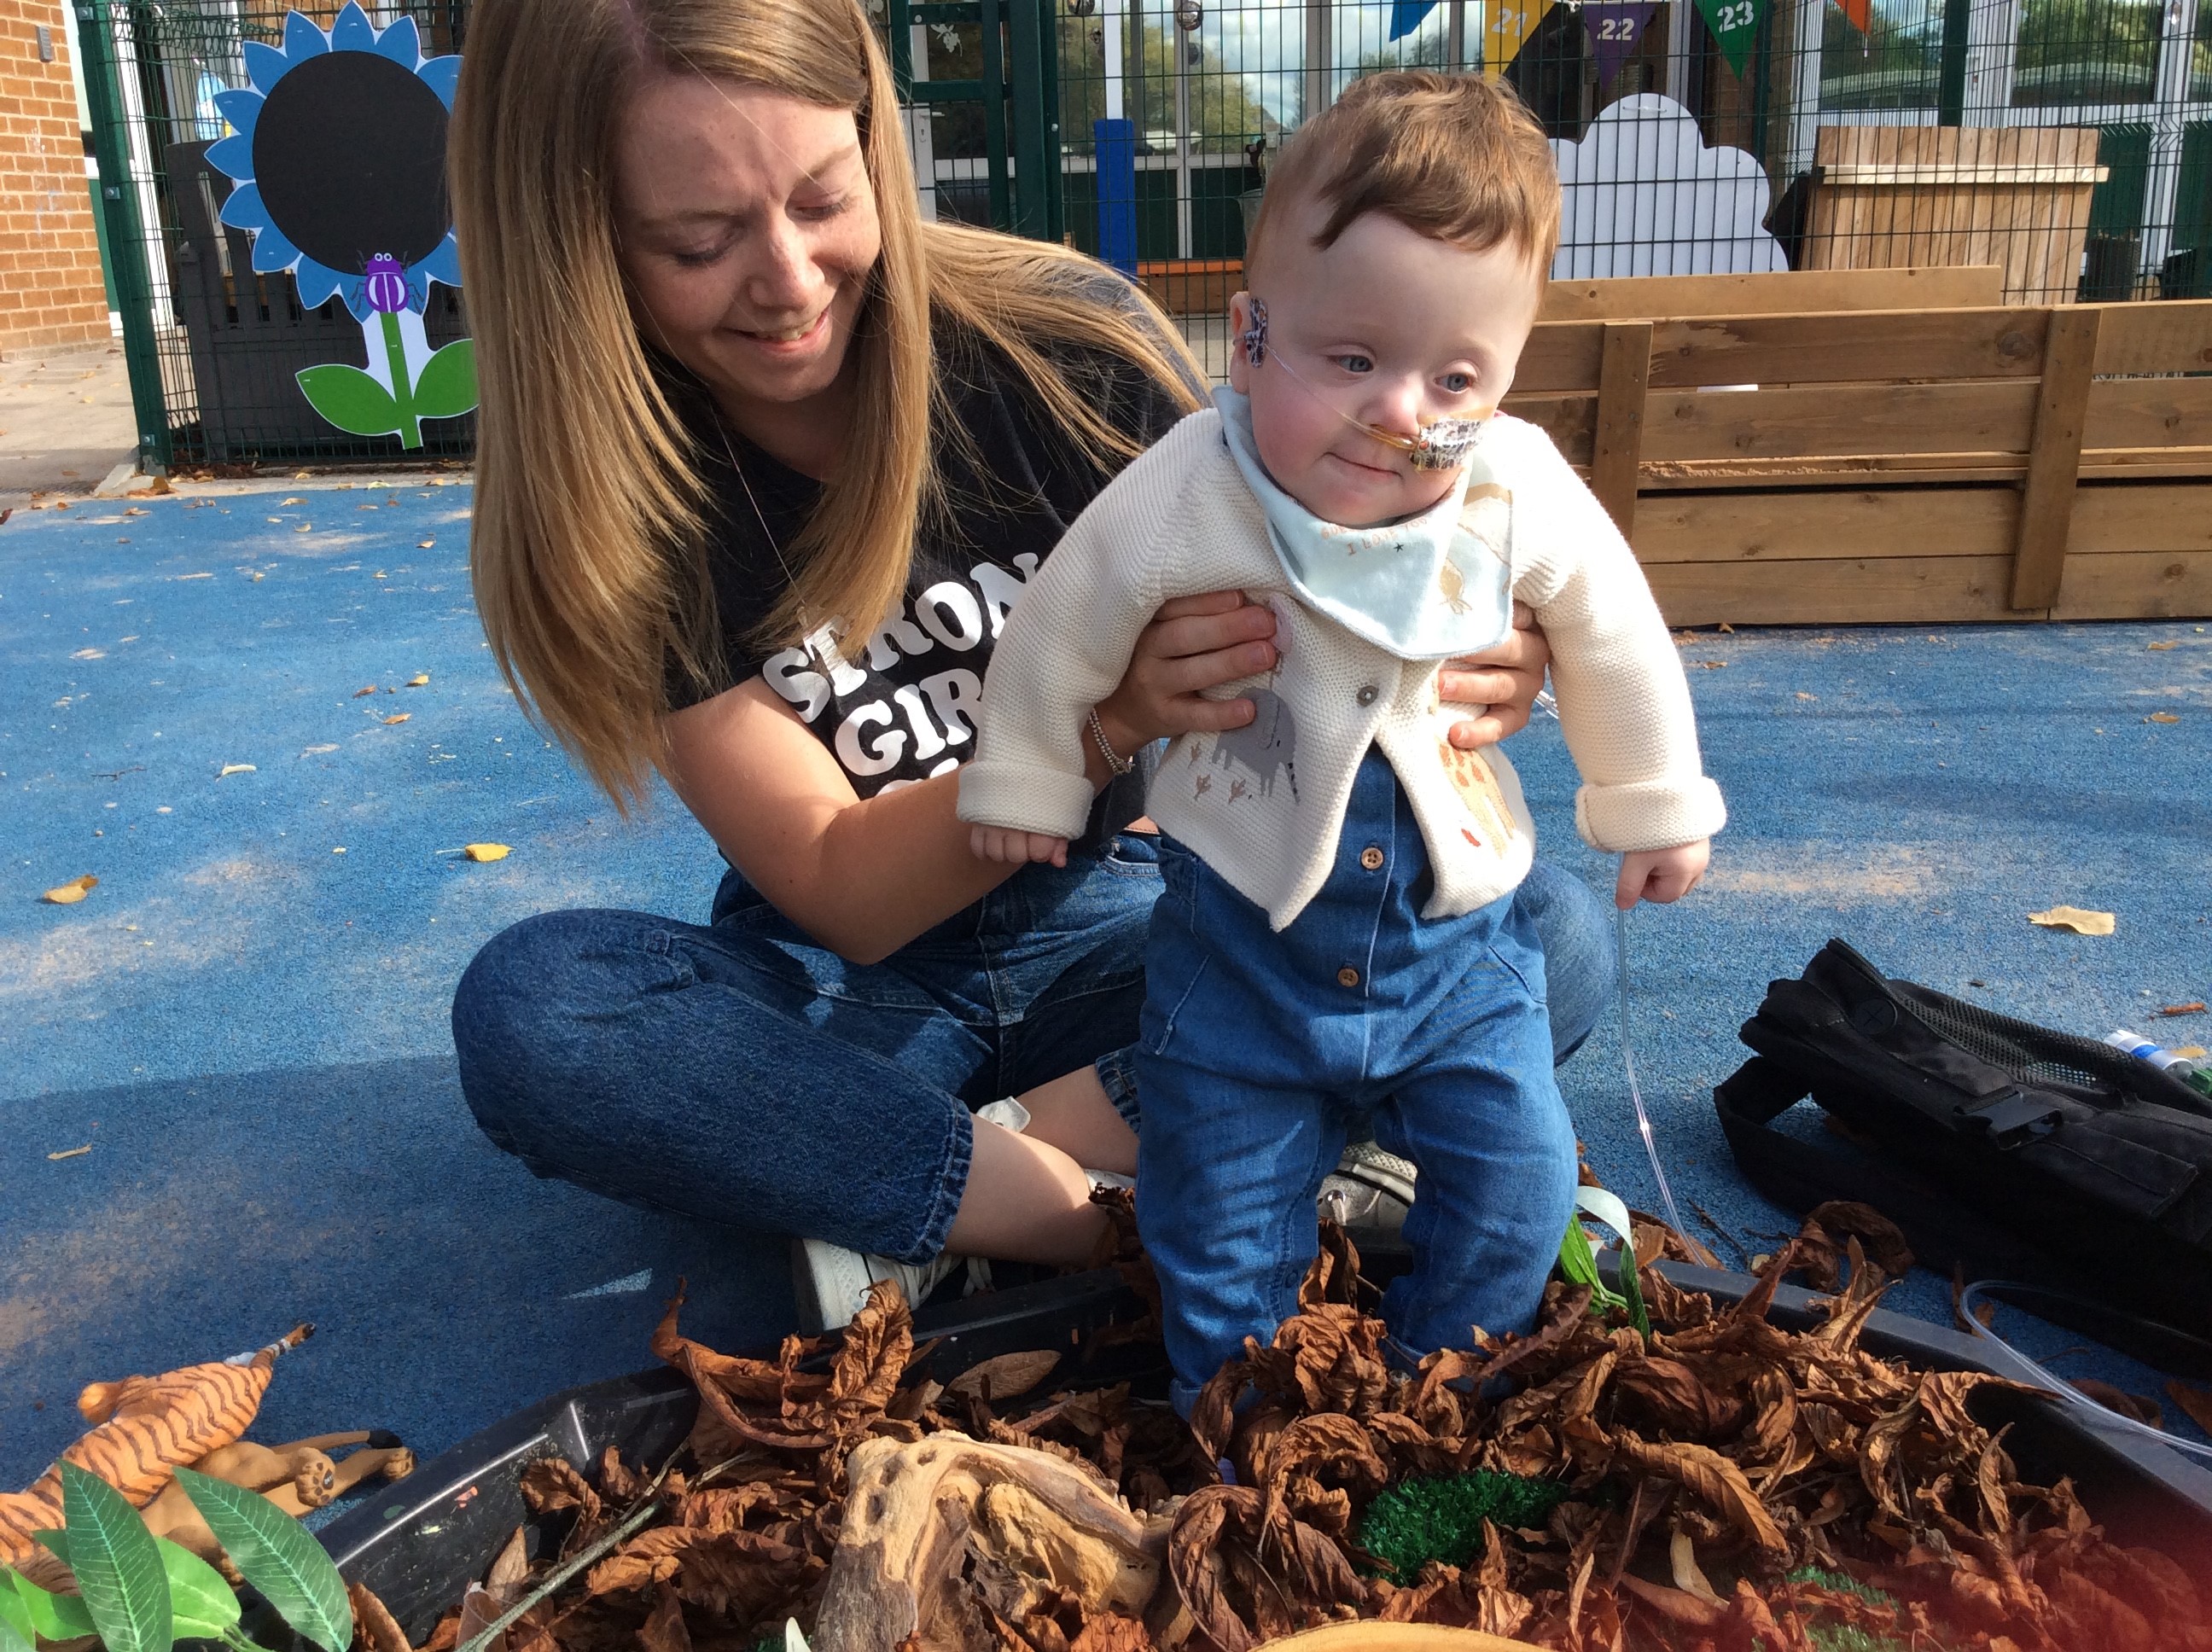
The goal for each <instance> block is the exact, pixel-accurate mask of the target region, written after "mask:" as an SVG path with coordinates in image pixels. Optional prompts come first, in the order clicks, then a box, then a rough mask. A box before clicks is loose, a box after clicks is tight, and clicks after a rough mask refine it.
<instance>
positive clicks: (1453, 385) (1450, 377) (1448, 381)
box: [1443, 373, 1474, 396]
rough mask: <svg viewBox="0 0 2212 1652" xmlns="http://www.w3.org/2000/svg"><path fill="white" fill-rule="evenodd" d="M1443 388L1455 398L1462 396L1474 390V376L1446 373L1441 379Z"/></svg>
mask: <svg viewBox="0 0 2212 1652" xmlns="http://www.w3.org/2000/svg"><path fill="white" fill-rule="evenodd" d="M1443 387H1444V388H1445V389H1446V390H1448V391H1449V392H1451V393H1452V394H1453V395H1455V396H1464V395H1466V394H1467V392H1468V391H1470V390H1473V389H1474V374H1471V373H1447V374H1444V377H1443Z"/></svg>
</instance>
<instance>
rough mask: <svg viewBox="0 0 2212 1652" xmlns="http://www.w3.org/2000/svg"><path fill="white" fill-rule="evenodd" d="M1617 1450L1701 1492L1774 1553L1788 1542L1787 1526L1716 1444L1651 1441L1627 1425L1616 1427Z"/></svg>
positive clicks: (1646, 1469) (1732, 1523)
mask: <svg viewBox="0 0 2212 1652" xmlns="http://www.w3.org/2000/svg"><path fill="white" fill-rule="evenodd" d="M1613 1450H1614V1451H1615V1452H1616V1453H1617V1454H1619V1455H1620V1456H1621V1457H1622V1458H1624V1459H1626V1461H1628V1462H1629V1463H1630V1464H1632V1465H1633V1466H1634V1467H1637V1468H1639V1469H1641V1470H1643V1471H1644V1473H1647V1474H1656V1475H1659V1476H1661V1477H1662V1478H1663V1479H1670V1480H1674V1481H1676V1482H1677V1483H1679V1484H1680V1485H1683V1486H1685V1487H1686V1488H1687V1489H1688V1490H1689V1491H1692V1492H1694V1493H1696V1494H1697V1495H1698V1496H1699V1497H1702V1498H1704V1499H1705V1502H1706V1503H1708V1504H1709V1505H1710V1506H1711V1508H1712V1509H1714V1510H1715V1511H1716V1512H1717V1513H1718V1514H1719V1515H1720V1516H1721V1517H1722V1518H1723V1520H1724V1521H1727V1522H1728V1524H1729V1526H1731V1527H1735V1530H1737V1531H1739V1532H1741V1534H1743V1535H1744V1536H1745V1537H1747V1538H1749V1539H1750V1540H1752V1541H1753V1543H1755V1544H1757V1545H1758V1546H1759V1547H1760V1548H1762V1549H1765V1550H1766V1551H1768V1552H1770V1553H1774V1554H1780V1553H1782V1552H1784V1551H1785V1550H1787V1548H1788V1547H1789V1544H1788V1541H1787V1540H1785V1539H1784V1537H1783V1535H1782V1528H1781V1527H1779V1526H1778V1525H1776V1524H1775V1523H1774V1516H1773V1515H1771V1514H1769V1513H1767V1511H1766V1506H1765V1504H1764V1503H1761V1502H1760V1501H1759V1494H1758V1493H1757V1492H1755V1491H1753V1490H1752V1489H1751V1482H1750V1481H1749V1480H1747V1479H1745V1478H1744V1474H1743V1470H1741V1468H1739V1467H1736V1466H1735V1464H1734V1463H1732V1462H1730V1461H1729V1460H1728V1459H1727V1458H1726V1457H1723V1456H1722V1455H1720V1453H1718V1452H1717V1451H1715V1450H1713V1449H1711V1447H1708V1446H1701V1445H1692V1444H1691V1443H1689V1442H1686V1441H1662V1442H1658V1443H1656V1444H1647V1443H1646V1442H1644V1441H1643V1440H1641V1439H1638V1437H1637V1436H1635V1435H1634V1434H1632V1433H1631V1432H1629V1431H1628V1430H1626V1429H1620V1430H1615V1431H1614V1434H1613Z"/></svg>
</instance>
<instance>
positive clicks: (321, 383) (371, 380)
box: [224, 361, 399, 1548]
mask: <svg viewBox="0 0 2212 1652" xmlns="http://www.w3.org/2000/svg"><path fill="white" fill-rule="evenodd" d="M294 376H295V377H296V378H297V379H298V380H299V381H300V392H301V394H302V395H304V396H305V397H306V398H307V402H308V404H309V405H310V406H312V407H313V409H314V410H315V411H316V412H318V413H319V414H321V415H322V416H324V417H325V418H326V419H328V420H329V421H330V422H331V423H332V424H334V425H336V426H337V428H339V429H341V430H343V431H346V432H348V433H349V434H353V435H356V436H388V435H391V434H393V433H394V432H395V431H397V430H398V428H399V408H398V404H396V403H394V402H393V401H392V392H390V391H388V390H386V388H385V387H384V386H382V385H380V384H379V383H377V382H376V380H375V377H374V375H373V374H367V373H364V372H362V370H361V369H360V368H359V367H349V366H347V365H346V364H345V363H344V362H343V361H325V362H324V363H323V364H322V365H321V366H320V367H304V368H302V369H301V371H300V372H299V373H298V374H295V375H294ZM224 1547H225V1548H228V1547H229V1545H228V1544H225V1545H224Z"/></svg>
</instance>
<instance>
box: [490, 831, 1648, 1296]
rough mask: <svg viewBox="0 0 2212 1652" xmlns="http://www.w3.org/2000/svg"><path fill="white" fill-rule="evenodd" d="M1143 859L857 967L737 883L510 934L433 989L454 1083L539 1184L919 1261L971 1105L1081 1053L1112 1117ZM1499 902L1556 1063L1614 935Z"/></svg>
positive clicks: (944, 1217)
mask: <svg viewBox="0 0 2212 1652" xmlns="http://www.w3.org/2000/svg"><path fill="white" fill-rule="evenodd" d="M1155 862H1156V852H1155V849H1154V847H1153V840H1152V838H1150V837H1147V836H1145V835H1138V834H1127V835H1123V836H1121V838H1119V839H1118V840H1115V841H1113V842H1112V843H1111V844H1110V845H1109V847H1108V848H1107V850H1106V852H1105V853H1091V854H1087V855H1071V856H1070V857H1069V861H1068V865H1067V867H1066V869H1065V870H1059V869H1055V868H1054V867H1051V866H1030V867H1028V868H1026V869H1025V870H1024V871H1022V872H1018V873H1016V874H1015V875H1014V876H1013V877H1012V878H1009V879H1008V880H1007V881H1006V883H1005V884H1001V885H1000V887H999V888H998V889H997V890H994V891H993V892H992V893H991V894H989V895H987V896H984V898H983V899H981V901H978V902H975V905H973V906H971V907H969V908H967V909H966V910H964V911H963V912H961V913H958V914H956V915H955V916H953V917H951V918H950V919H948V920H945V922H944V923H942V924H939V925H938V926H936V927H935V928H934V929H932V930H930V931H928V932H927V933H925V934H923V935H921V936H919V937H917V938H915V939H914V940H913V941H910V942H908V944H906V945H905V946H903V947H902V948H900V949H899V951H897V952H896V953H894V954H893V955H892V956H891V957H889V958H887V959H885V960H884V962H883V963H874V964H855V963H847V962H846V961H845V960H844V959H842V958H841V957H837V956H836V954H835V953H833V952H830V951H827V950H825V949H823V948H822V947H819V946H817V945H815V944H813V943H812V942H811V941H810V940H809V939H808V938H807V937H806V935H805V932H803V931H801V930H800V929H799V927H798V926H796V925H794V924H793V923H791V922H790V921H789V920H787V919H786V918H784V917H783V915H782V914H780V913H779V912H777V911H776V910H775V908H773V907H771V906H770V905H769V903H768V902H767V901H766V899H765V898H764V897H763V896H761V895H760V894H759V893H758V892H757V891H756V890H753V888H752V887H751V886H750V884H747V883H746V882H745V881H744V879H743V878H740V877H739V876H738V874H737V873H735V872H732V873H731V874H730V875H729V876H728V877H727V878H724V879H723V881H722V886H721V889H720V892H719V893H718V894H717V896H716V897H715V901H714V913H713V916H712V920H711V921H710V922H709V923H708V924H705V925H700V924H688V923H681V922H678V921H677V920H673V919H669V918H659V917H654V916H653V915H651V914H647V913H641V912H618V911H568V912H549V913H545V914H541V915H540V916H538V917H535V918H529V919H526V920H523V921H522V922H521V923H519V924H516V925H514V926H513V927H512V928H509V929H507V930H505V931H503V932H501V933H500V934H498V935H495V936H494V937H493V938H492V939H491V940H490V941H489V942H488V943H487V944H485V946H484V948H483V951H481V952H479V953H478V954H477V957H476V960H475V962H474V963H471V965H470V966H469V968H468V970H467V972H466V973H465V975H463V976H462V977H461V981H460V985H459V987H458V988H456V989H455V992H454V995H453V1044H454V1048H455V1049H456V1051H457V1052H458V1054H459V1058H460V1077H461V1088H462V1091H463V1093H464V1094H465V1096H467V1098H468V1103H469V1107H470V1108H471V1111H472V1112H474V1114H476V1117H477V1122H478V1123H479V1124H480V1125H481V1126H482V1127H483V1132H484V1133H485V1134H486V1135H487V1136H488V1137H489V1138H490V1139H491V1140H492V1142H493V1143H494V1144H495V1145H497V1146H499V1147H501V1148H503V1149H504V1150H506V1151H507V1152H510V1153H513V1155H515V1156H516V1157H518V1158H520V1159H521V1160H522V1162H523V1163H525V1164H526V1165H528V1166H529V1167H530V1169H532V1170H534V1171H536V1172H537V1173H538V1175H545V1176H558V1177H561V1178H562V1179H563V1180H565V1181H573V1182H574V1183H576V1184H577V1185H578V1186H580V1187H588V1188H591V1189H592V1190H593V1191H594V1192H597V1193H605V1194H607V1195H609V1196H610V1197H611V1198H615V1199H620V1200H625V1201H626V1202H628V1203H630V1204H634V1205H641V1206H647V1207H648V1208H652V1209H658V1210H667V1211H674V1212H679V1213H681V1214H684V1215H687V1216H692V1217H697V1218H704V1219H707V1220H709V1221H715V1222H724V1223H731V1224H738V1225H742V1226H746V1227H752V1228H760V1229H766V1230H771V1231H776V1232H783V1233H798V1234H805V1235H807V1236H811V1237H815V1238H822V1239H829V1240H832V1241H834V1242H836V1243H839V1244H842V1245H849V1246H851V1247H853V1248H854V1249H858V1250H872V1251H876V1252H878V1253H880V1254H884V1255H888V1256H894V1257H897V1258H900V1259H902V1260H908V1261H920V1260H926V1259H927V1258H928V1257H931V1256H933V1255H935V1254H937V1252H938V1251H939V1250H940V1249H942V1248H943V1247H944V1243H945V1230H947V1229H948V1228H949V1227H950V1226H951V1222H952V1217H953V1213H954V1212H956V1211H957V1209H958V1208H959V1205H960V1195H961V1193H963V1190H964V1189H965V1188H966V1186H967V1181H968V1164H969V1153H970V1151H971V1146H972V1144H973V1141H974V1131H973V1126H972V1125H971V1123H970V1121H969V1109H970V1108H975V1107H977V1106H980V1105H981V1104H982V1103H983V1102H988V1101H992V1100H994V1099H996V1098H997V1097H999V1096H1007V1095H1012V1094H1015V1093H1017V1092H1018V1091H1020V1090H1025V1089H1028V1088H1030V1086H1032V1085H1035V1084H1042V1083H1043V1082H1044V1081H1046V1080H1048V1079H1050V1078H1059V1077H1060V1076H1062V1075H1063V1074H1066V1073H1068V1072H1073V1071H1075V1069H1077V1068H1078V1067H1079V1066H1082V1065H1083V1064H1084V1063H1085V1062H1086V1061H1095V1062H1097V1066H1098V1068H1099V1073H1100V1077H1101V1078H1102V1079H1103V1081H1104V1082H1105V1083H1106V1084H1107V1087H1108V1090H1109V1094H1112V1095H1114V1096H1115V1097H1116V1101H1117V1104H1118V1105H1120V1106H1121V1107H1122V1108H1123V1110H1124V1113H1125V1114H1127V1116H1129V1117H1130V1118H1131V1119H1132V1121H1133V1120H1134V1118H1135V1100H1134V1095H1133V1085H1132V1084H1131V1082H1130V1081H1129V1079H1128V1077H1127V1073H1128V1059H1127V1046H1128V1045H1129V1044H1130V1043H1131V1042H1133V1040H1134V1039H1135V1038H1136V1036H1137V1017H1138V1011H1139V1007H1140V1005H1142V1003H1143V1000H1144V954H1145V938H1146V932H1147V930H1148V928H1149V926H1150V922H1151V916H1152V902H1153V901H1154V899H1155V898H1156V897H1157V896H1158V894H1159V889H1160V881H1159V872H1158V866H1157V865H1156V863H1155ZM1516 904H1517V905H1519V906H1520V907H1521V908H1522V909H1523V910H1525V911H1526V912H1527V913H1528V915H1529V917H1530V919H1531V920H1532V922H1533V924H1534V928H1535V930H1536V932H1537V933H1538V934H1539V935H1540V936H1541V938H1543V941H1544V943H1545V944H1546V946H1547V948H1548V949H1550V953H1551V970H1550V973H1551V979H1552V982H1553V1024H1554V1027H1555V1029H1557V1032H1558V1036H1559V1040H1560V1043H1561V1047H1562V1048H1561V1052H1560V1056H1561V1059H1562V1060H1564V1059H1565V1054H1567V1053H1568V1052H1571V1049H1572V1048H1573V1047H1574V1045H1575V1044H1576V1043H1578V1042H1580V1041H1581V1039H1582V1037H1583V1035H1584V1034H1586V1033H1587V1032H1588V1031H1589V1028H1590V1027H1591V1025H1592V1024H1594V1023H1595V1021H1596V1019H1597V1017H1598V1016H1599V1014H1600V1013H1601V1011H1603V1010H1604V1008H1605V1005H1606V1004H1607V1001H1608V999H1609V996H1610V993H1611V991H1612V981H1613V951H1612V947H1613V942H1612V932H1611V929H1610V926H1609V925H1608V922H1607V917H1606V914H1605V909H1604V908H1603V906H1602V905H1601V903H1600V902H1599V901H1598V900H1597V898H1596V896H1594V895H1593V894H1591V892H1590V891H1589V889H1588V887H1587V886H1585V885H1584V884H1582V883H1581V882H1580V881H1579V880H1578V879H1577V878H1574V877H1572V876H1571V875H1570V874H1567V873H1565V872H1557V871H1554V870H1552V869H1550V868H1547V867H1546V866H1543V865H1539V866H1538V867H1537V868H1536V869H1535V872H1534V873H1532V875H1531V876H1530V878H1528V882H1526V883H1525V884H1522V887H1521V889H1520V890H1519V891H1518V892H1517V893H1516ZM1570 1000H1571V1005H1572V1007H1571V1008H1570V1007H1568V1006H1569V1005H1570Z"/></svg>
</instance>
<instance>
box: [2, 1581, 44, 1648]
mask: <svg viewBox="0 0 2212 1652" xmlns="http://www.w3.org/2000/svg"><path fill="white" fill-rule="evenodd" d="M0 1625H5V1626H6V1627H8V1628H9V1629H10V1630H13V1631H15V1633H16V1634H17V1635H19V1636H21V1637H22V1638H23V1639H24V1640H25V1641H29V1640H32V1639H33V1638H34V1637H36V1636H37V1634H38V1632H39V1631H38V1630H37V1629H36V1627H34V1626H33V1624H32V1622H31V1603H30V1602H29V1601H27V1600H25V1599H24V1598H23V1597H22V1596H21V1595H20V1594H16V1593H15V1573H14V1572H13V1571H10V1570H8V1569H7V1568H6V1567H4V1566H0ZM7 1652H15V1647H14V1645H13V1643H9V1646H8V1648H7Z"/></svg>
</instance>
